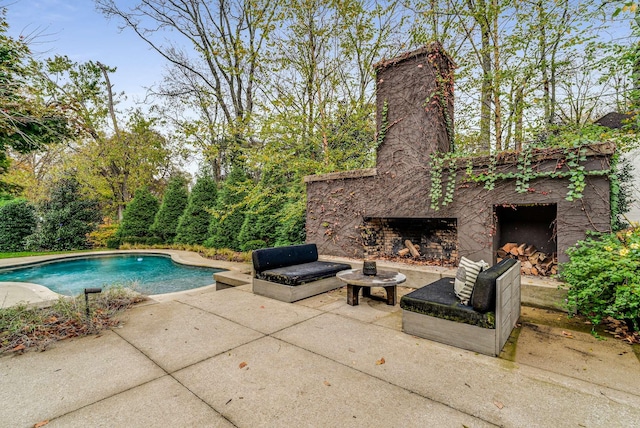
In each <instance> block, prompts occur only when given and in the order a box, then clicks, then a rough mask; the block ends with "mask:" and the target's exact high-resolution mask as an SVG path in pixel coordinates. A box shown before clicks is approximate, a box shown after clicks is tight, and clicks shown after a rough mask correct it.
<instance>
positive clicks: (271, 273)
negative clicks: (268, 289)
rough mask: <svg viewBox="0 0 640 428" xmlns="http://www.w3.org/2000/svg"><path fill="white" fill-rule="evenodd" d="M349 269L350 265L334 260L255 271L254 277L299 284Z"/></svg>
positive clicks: (286, 283)
mask: <svg viewBox="0 0 640 428" xmlns="http://www.w3.org/2000/svg"><path fill="white" fill-rule="evenodd" d="M346 269H351V266H350V265H347V264H344V263H335V262H311V263H302V264H298V265H293V266H285V267H280V268H277V269H268V270H264V271H262V272H256V278H258V279H264V280H265V281H271V282H277V283H278V284H284V285H291V286H296V285H301V284H305V283H307V282H311V281H317V280H319V279H325V278H331V277H332V276H335V274H336V273H338V272H340V271H342V270H346Z"/></svg>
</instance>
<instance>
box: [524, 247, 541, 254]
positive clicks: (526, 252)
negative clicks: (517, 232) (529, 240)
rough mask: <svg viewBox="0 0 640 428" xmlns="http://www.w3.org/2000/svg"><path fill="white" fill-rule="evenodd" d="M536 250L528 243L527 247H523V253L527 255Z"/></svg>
mask: <svg viewBox="0 0 640 428" xmlns="http://www.w3.org/2000/svg"><path fill="white" fill-rule="evenodd" d="M536 251H538V250H537V248H536V247H535V246H533V245H528V246H527V248H525V249H524V255H525V256H527V257H529V256H530V255H532V254H533V253H535V252H536Z"/></svg>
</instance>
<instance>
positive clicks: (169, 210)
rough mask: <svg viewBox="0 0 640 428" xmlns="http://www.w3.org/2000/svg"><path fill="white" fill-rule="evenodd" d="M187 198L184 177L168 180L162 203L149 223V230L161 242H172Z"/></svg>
mask: <svg viewBox="0 0 640 428" xmlns="http://www.w3.org/2000/svg"><path fill="white" fill-rule="evenodd" d="M188 198H189V193H188V191H187V183H186V181H185V179H184V178H182V177H176V178H172V179H171V180H169V185H168V187H167V190H166V191H165V193H164V198H163V199H162V204H161V205H160V209H159V210H158V212H157V214H156V217H155V220H154V222H153V224H152V225H151V232H152V233H153V234H154V235H156V236H159V237H160V238H161V239H162V241H163V242H165V243H172V242H173V240H174V238H175V236H176V230H177V228H178V220H179V219H180V216H181V215H182V214H183V213H184V209H185V207H186V206H187V200H188Z"/></svg>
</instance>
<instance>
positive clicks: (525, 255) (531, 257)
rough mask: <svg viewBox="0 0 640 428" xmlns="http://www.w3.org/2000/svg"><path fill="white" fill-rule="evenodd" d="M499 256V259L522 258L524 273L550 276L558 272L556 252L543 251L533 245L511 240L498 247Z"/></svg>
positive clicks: (521, 269)
mask: <svg viewBox="0 0 640 428" xmlns="http://www.w3.org/2000/svg"><path fill="white" fill-rule="evenodd" d="M497 256H498V257H497V260H498V261H501V260H502V259H504V258H512V259H517V260H520V264H521V268H520V271H521V273H522V274H523V275H535V276H549V275H555V274H557V273H558V259H557V256H556V254H555V253H554V254H547V253H543V252H542V251H538V250H537V249H536V247H535V246H533V245H529V244H516V243H513V242H509V243H507V244H504V245H503V246H502V247H500V248H499V249H498V251H497Z"/></svg>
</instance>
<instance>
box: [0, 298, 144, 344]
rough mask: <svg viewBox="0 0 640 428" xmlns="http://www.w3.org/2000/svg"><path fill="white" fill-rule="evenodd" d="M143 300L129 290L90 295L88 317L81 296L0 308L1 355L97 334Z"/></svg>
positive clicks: (115, 324) (114, 323)
mask: <svg viewBox="0 0 640 428" xmlns="http://www.w3.org/2000/svg"><path fill="white" fill-rule="evenodd" d="M145 299H146V298H145V297H144V296H143V295H141V294H139V293H137V292H135V291H132V290H131V289H129V288H124V287H121V286H116V287H111V288H108V289H106V290H105V291H104V292H102V293H100V294H95V295H91V296H90V299H89V314H90V315H89V317H87V314H86V306H85V300H84V296H82V295H80V296H76V297H73V298H68V297H64V298H60V299H59V300H57V301H56V302H54V303H53V304H52V305H51V306H50V307H44V308H40V307H33V306H27V305H18V306H13V307H10V308H3V309H0V355H1V354H6V353H12V352H23V351H26V350H29V349H37V350H41V351H43V350H45V349H46V348H47V347H48V346H49V345H50V344H52V343H54V342H56V341H59V340H64V339H69V338H72V337H81V336H87V335H90V334H97V333H99V332H100V331H102V330H104V329H107V328H110V327H114V326H117V325H118V324H119V322H120V321H119V318H118V315H119V314H120V313H121V312H122V311H124V310H125V309H127V308H129V307H130V306H131V305H133V304H135V303H139V302H141V301H143V300H145Z"/></svg>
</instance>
